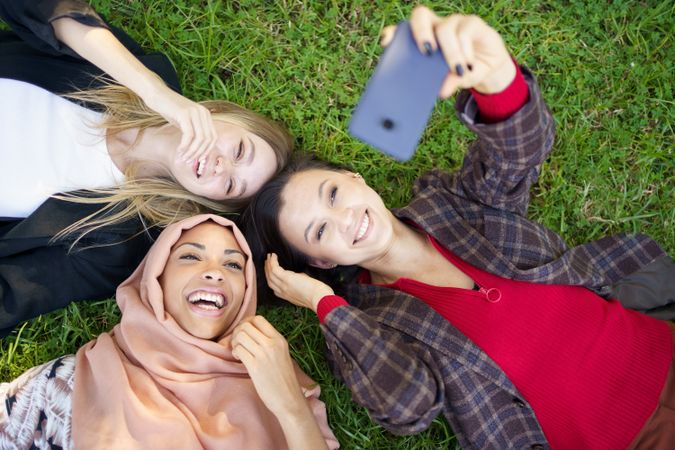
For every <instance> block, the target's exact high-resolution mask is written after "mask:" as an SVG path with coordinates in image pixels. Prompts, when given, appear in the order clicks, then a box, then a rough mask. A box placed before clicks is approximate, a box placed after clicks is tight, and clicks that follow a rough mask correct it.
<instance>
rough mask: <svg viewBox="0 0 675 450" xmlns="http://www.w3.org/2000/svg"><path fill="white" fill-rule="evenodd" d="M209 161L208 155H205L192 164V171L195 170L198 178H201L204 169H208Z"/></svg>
mask: <svg viewBox="0 0 675 450" xmlns="http://www.w3.org/2000/svg"><path fill="white" fill-rule="evenodd" d="M207 162H208V160H207V158H206V157H203V158H201V159H199V160H197V161H195V162H194V164H193V165H192V171H193V172H194V174H195V176H196V177H197V179H199V178H201V177H202V175H203V174H204V170H205V169H206V163H207Z"/></svg>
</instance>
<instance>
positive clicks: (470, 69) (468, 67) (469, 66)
mask: <svg viewBox="0 0 675 450" xmlns="http://www.w3.org/2000/svg"><path fill="white" fill-rule="evenodd" d="M466 68H467V69H469V72H471V71H472V70H473V66H472V65H471V64H467V65H466Z"/></svg>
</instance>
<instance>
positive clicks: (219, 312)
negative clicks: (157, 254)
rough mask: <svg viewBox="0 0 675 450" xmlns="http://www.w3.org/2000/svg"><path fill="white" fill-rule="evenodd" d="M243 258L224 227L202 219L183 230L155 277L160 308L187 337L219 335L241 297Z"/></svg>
mask: <svg viewBox="0 0 675 450" xmlns="http://www.w3.org/2000/svg"><path fill="white" fill-rule="evenodd" d="M245 263H246V258H245V256H244V254H243V253H242V251H241V248H240V247H239V245H238V244H237V241H236V240H235V237H234V235H233V234H232V231H230V229H228V228H226V227H223V226H221V225H217V224H215V223H213V222H205V223H202V224H201V225H198V226H196V227H194V228H192V229H190V230H188V231H186V232H184V233H183V234H182V235H181V237H180V239H179V240H178V242H176V244H175V245H174V246H173V247H172V248H171V253H170V255H169V259H168V261H167V263H166V266H165V268H164V272H163V273H162V275H161V277H160V278H159V284H160V286H161V287H162V291H163V292H164V309H165V310H166V312H168V313H169V314H170V315H171V316H172V317H173V318H174V319H175V320H176V322H177V323H178V325H180V326H181V328H183V329H184V330H185V331H187V332H188V333H190V334H191V335H193V336H196V337H199V338H202V339H214V338H217V337H219V336H221V335H222V334H223V333H224V332H225V330H226V329H227V328H228V326H229V325H230V324H231V323H232V321H233V320H234V318H235V317H236V316H237V313H238V312H239V309H240V308H241V305H242V302H243V300H244V293H245V291H246V281H245V278H244V267H245Z"/></svg>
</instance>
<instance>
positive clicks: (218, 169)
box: [213, 156, 230, 175]
mask: <svg viewBox="0 0 675 450" xmlns="http://www.w3.org/2000/svg"><path fill="white" fill-rule="evenodd" d="M229 165H230V162H229V161H228V160H227V159H226V158H223V157H222V156H218V157H217V158H216V164H215V166H214V167H213V171H214V172H215V174H216V175H220V174H221V173H223V172H225V171H227V169H228V166H229Z"/></svg>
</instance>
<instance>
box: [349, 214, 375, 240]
mask: <svg viewBox="0 0 675 450" xmlns="http://www.w3.org/2000/svg"><path fill="white" fill-rule="evenodd" d="M370 228H371V227H370V214H368V211H367V210H366V211H365V212H364V214H363V218H362V219H361V224H360V225H359V228H358V229H357V230H356V236H355V238H354V242H352V244H356V243H358V242H360V241H362V240H363V239H365V238H366V237H368V234H369V231H370Z"/></svg>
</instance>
